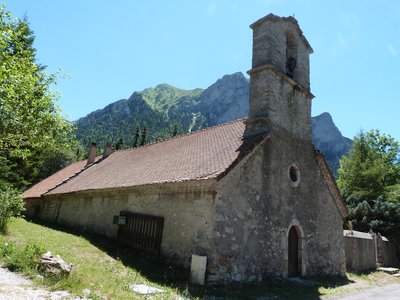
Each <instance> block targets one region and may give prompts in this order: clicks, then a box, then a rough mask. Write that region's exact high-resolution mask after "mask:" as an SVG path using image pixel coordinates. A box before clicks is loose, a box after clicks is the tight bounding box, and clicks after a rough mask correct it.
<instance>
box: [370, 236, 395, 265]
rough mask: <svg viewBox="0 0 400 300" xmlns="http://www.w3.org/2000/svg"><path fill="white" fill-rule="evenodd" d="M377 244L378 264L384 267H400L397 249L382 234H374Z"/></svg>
mask: <svg viewBox="0 0 400 300" xmlns="http://www.w3.org/2000/svg"><path fill="white" fill-rule="evenodd" d="M374 239H375V242H376V249H377V255H376V264H377V266H382V267H397V266H399V265H400V263H399V259H398V257H397V247H396V245H395V244H394V243H392V242H390V241H389V240H388V239H387V238H385V237H384V236H382V235H381V234H380V233H374Z"/></svg>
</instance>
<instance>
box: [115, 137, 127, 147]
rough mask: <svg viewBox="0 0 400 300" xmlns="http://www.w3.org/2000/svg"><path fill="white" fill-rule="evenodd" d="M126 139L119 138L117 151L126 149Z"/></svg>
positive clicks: (116, 144) (116, 145)
mask: <svg viewBox="0 0 400 300" xmlns="http://www.w3.org/2000/svg"><path fill="white" fill-rule="evenodd" d="M124 144H125V142H124V139H123V138H119V139H118V141H117V142H116V143H115V150H122V149H124Z"/></svg>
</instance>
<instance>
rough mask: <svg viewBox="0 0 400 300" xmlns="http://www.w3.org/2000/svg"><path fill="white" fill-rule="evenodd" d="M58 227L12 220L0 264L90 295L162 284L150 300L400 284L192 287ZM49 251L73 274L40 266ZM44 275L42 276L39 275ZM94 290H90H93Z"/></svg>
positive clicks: (126, 293) (299, 294)
mask: <svg viewBox="0 0 400 300" xmlns="http://www.w3.org/2000/svg"><path fill="white" fill-rule="evenodd" d="M52 227H53V228H50V227H46V226H44V225H38V224H35V223H31V222H28V221H26V220H24V219H20V218H19V219H12V222H10V224H9V230H8V234H7V235H5V236H1V235H0V262H1V263H2V264H3V265H5V266H7V267H9V268H10V269H12V270H15V271H19V272H23V273H24V274H26V275H28V276H29V277H30V278H32V279H33V280H34V282H35V283H36V284H38V285H45V286H47V287H48V288H49V289H51V290H67V291H69V292H71V293H72V294H74V295H76V296H81V297H83V296H87V297H89V298H91V299H143V297H142V296H141V295H138V294H135V293H134V292H133V291H132V290H131V288H130V287H131V286H132V285H134V284H148V285H150V286H153V287H157V288H161V289H163V290H164V291H165V293H164V294H159V295H157V296H152V297H148V299H174V297H175V296H176V295H179V296H181V297H182V298H186V299H203V298H205V297H206V296H214V297H215V298H211V299H257V298H260V297H261V298H262V297H264V298H266V299H269V298H271V299H321V298H323V299H325V298H329V297H331V296H338V295H342V294H346V293H350V292H355V291H359V290H362V289H365V288H369V287H373V286H376V285H384V284H390V283H395V282H397V283H399V282H400V280H399V279H397V278H394V277H393V276H390V275H387V274H384V273H381V272H372V273H369V274H359V275H357V274H348V275H347V278H319V279H314V280H316V281H318V284H317V285H315V286H304V285H299V284H295V283H292V282H288V281H286V280H281V281H275V282H269V283H262V284H253V285H252V284H231V285H220V286H205V287H199V286H192V285H190V284H188V282H187V279H188V275H189V274H188V270H183V269H179V268H176V267H172V266H170V265H168V264H166V263H165V262H164V261H163V260H162V259H161V258H157V257H154V256H146V255H143V254H140V253H137V252H135V251H133V250H132V249H129V248H126V247H123V246H121V245H120V244H118V243H117V242H115V241H112V240H109V239H107V238H104V237H101V236H99V235H93V234H86V233H80V232H77V231H70V230H68V229H66V228H56V227H54V226H53V225H52ZM46 251H51V252H52V254H53V255H60V256H61V257H62V258H63V259H64V260H65V261H66V262H69V263H72V264H73V268H72V272H71V274H70V275H69V276H58V277H54V276H46V275H45V274H43V272H42V271H41V270H40V267H39V263H38V257H39V256H40V255H41V254H43V253H44V252H46ZM38 275H40V276H38ZM89 291H90V292H89Z"/></svg>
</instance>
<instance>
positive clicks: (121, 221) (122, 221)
mask: <svg viewBox="0 0 400 300" xmlns="http://www.w3.org/2000/svg"><path fill="white" fill-rule="evenodd" d="M125 223H126V217H125V216H114V218H113V224H115V225H125Z"/></svg>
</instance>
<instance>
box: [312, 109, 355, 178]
mask: <svg viewBox="0 0 400 300" xmlns="http://www.w3.org/2000/svg"><path fill="white" fill-rule="evenodd" d="M312 127H313V144H314V147H315V148H316V149H318V150H320V151H321V152H322V153H323V154H324V155H325V158H326V159H327V160H328V163H329V166H330V168H331V170H332V171H333V172H334V174H335V175H336V171H337V169H338V168H339V160H340V159H341V158H342V156H343V155H347V154H349V150H350V147H351V145H352V140H351V139H349V138H347V137H344V136H343V135H342V134H341V132H340V131H339V129H338V128H337V127H336V125H335V123H333V120H332V117H331V115H330V114H329V113H326V112H325V113H322V114H320V115H319V116H316V117H313V118H312Z"/></svg>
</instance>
